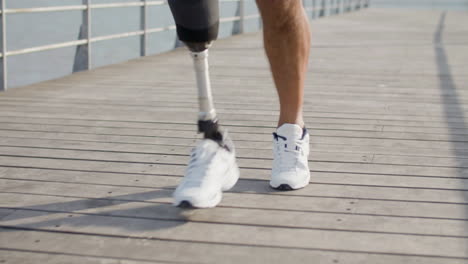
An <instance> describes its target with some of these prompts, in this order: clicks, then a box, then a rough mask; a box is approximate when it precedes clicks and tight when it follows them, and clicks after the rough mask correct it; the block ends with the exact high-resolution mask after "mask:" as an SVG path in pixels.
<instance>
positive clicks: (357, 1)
mask: <svg viewBox="0 0 468 264" xmlns="http://www.w3.org/2000/svg"><path fill="white" fill-rule="evenodd" d="M6 1H7V0H0V16H1V24H2V25H1V28H0V30H1V32H0V35H1V36H2V41H1V42H0V45H1V46H0V51H1V53H0V60H1V63H0V67H1V69H0V91H5V90H6V89H7V88H8V78H7V77H8V76H7V75H8V63H7V61H8V60H7V59H8V57H11V56H16V55H20V54H28V53H35V52H41V51H48V50H54V49H59V48H65V47H72V46H77V47H78V46H81V47H82V48H83V50H84V54H85V59H84V60H83V61H84V65H83V67H82V68H81V70H89V69H91V68H92V65H91V61H92V60H91V58H92V44H93V43H96V42H100V41H106V40H114V39H120V38H127V37H132V36H141V52H140V54H141V56H146V55H147V42H148V35H149V34H154V33H158V32H163V31H168V30H174V29H175V28H176V27H175V25H171V26H165V27H158V28H148V27H147V25H148V7H149V6H162V5H167V1H150V0H140V1H135V2H127V3H107V4H92V0H82V1H83V4H82V5H68V6H53V7H36V8H10V9H7V8H6ZM11 1H13V0H11ZM246 1H253V0H220V2H221V3H223V2H237V3H238V9H239V12H238V14H239V15H238V16H233V17H224V18H221V19H220V22H221V23H227V22H239V30H238V32H239V33H241V34H242V33H244V32H245V21H246V20H249V19H255V18H259V17H260V15H259V14H258V13H256V14H250V15H246V14H245V2H246ZM302 1H303V5H304V7H305V10H306V11H307V12H308V14H310V15H312V18H318V17H322V16H328V15H333V14H338V13H343V12H349V11H353V10H358V9H361V8H365V7H368V6H369V2H370V0H302ZM125 7H140V8H141V9H142V10H141V14H142V27H141V30H138V31H132V32H125V33H119V34H112V35H105V36H99V37H92V36H91V19H92V14H91V11H92V10H93V9H103V8H125ZM70 11H81V12H83V25H82V32H83V33H84V34H83V38H82V39H79V40H74V41H68V42H60V43H55V44H49V45H43V46H36V47H30V48H25V49H18V50H8V49H7V30H8V27H7V19H6V17H7V15H8V16H9V15H15V14H24V13H50V12H70Z"/></svg>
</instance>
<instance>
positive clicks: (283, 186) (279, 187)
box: [270, 175, 310, 191]
mask: <svg viewBox="0 0 468 264" xmlns="http://www.w3.org/2000/svg"><path fill="white" fill-rule="evenodd" d="M309 184H310V175H309V176H308V177H307V178H306V180H305V181H304V182H302V183H301V184H295V185H293V186H294V187H293V186H291V185H290V184H287V183H280V184H278V185H276V184H273V183H272V182H271V181H270V187H271V188H273V189H275V190H278V191H294V190H299V189H302V188H305V187H307V186H308V185H309Z"/></svg>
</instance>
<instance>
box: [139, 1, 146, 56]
mask: <svg viewBox="0 0 468 264" xmlns="http://www.w3.org/2000/svg"><path fill="white" fill-rule="evenodd" d="M141 1H142V2H143V5H142V7H141V30H142V31H143V35H141V38H140V56H142V57H144V56H146V54H147V51H146V47H147V43H148V34H146V31H147V29H148V1H147V0H141Z"/></svg>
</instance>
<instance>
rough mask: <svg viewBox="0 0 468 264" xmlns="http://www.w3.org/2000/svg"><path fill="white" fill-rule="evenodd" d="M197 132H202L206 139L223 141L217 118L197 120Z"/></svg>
mask: <svg viewBox="0 0 468 264" xmlns="http://www.w3.org/2000/svg"><path fill="white" fill-rule="evenodd" d="M198 132H199V133H203V137H204V138H206V139H211V140H214V141H216V142H218V143H220V144H221V143H222V142H223V134H222V133H221V131H220V128H219V125H218V120H198Z"/></svg>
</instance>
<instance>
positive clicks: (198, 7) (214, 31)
mask: <svg viewBox="0 0 468 264" xmlns="http://www.w3.org/2000/svg"><path fill="white" fill-rule="evenodd" d="M168 3H169V6H170V8H171V11H172V15H173V16H174V20H175V22H176V26H177V35H178V36H179V39H180V40H181V41H183V42H185V43H186V44H190V43H198V44H200V43H203V44H205V43H206V45H209V43H211V42H212V41H213V40H215V39H216V38H217V37H218V28H219V3H218V0H169V1H168ZM189 48H190V47H189ZM206 48H208V47H206ZM206 48H205V49H206ZM197 49H199V46H198V47H197ZM197 51H203V49H201V50H197Z"/></svg>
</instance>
